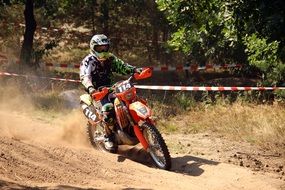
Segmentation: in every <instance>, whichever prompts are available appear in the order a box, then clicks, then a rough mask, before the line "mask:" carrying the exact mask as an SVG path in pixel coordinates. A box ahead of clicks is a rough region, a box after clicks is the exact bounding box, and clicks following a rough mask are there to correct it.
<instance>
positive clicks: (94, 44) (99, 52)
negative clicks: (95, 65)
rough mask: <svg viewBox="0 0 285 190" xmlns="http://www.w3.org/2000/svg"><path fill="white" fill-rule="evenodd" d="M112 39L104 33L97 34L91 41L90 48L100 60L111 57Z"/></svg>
mask: <svg viewBox="0 0 285 190" xmlns="http://www.w3.org/2000/svg"><path fill="white" fill-rule="evenodd" d="M109 47H110V40H109V39H108V37H107V36H106V35H104V34H96V35H94V36H93V37H92V39H91V41H90V50H91V53H92V54H93V55H95V56H96V57H97V59H99V60H100V61H104V60H106V59H107V58H108V57H109V54H110V53H109Z"/></svg>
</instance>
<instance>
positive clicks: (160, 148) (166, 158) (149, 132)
mask: <svg viewBox="0 0 285 190" xmlns="http://www.w3.org/2000/svg"><path fill="white" fill-rule="evenodd" d="M143 135H144V137H145V139H146V141H147V142H148V144H149V153H150V156H151V158H152V159H153V161H154V163H155V165H156V166H157V167H159V168H161V169H164V170H169V169H170V168H171V157H170V154H169V151H168V148H167V146H166V144H165V141H164V139H163V138H162V136H161V134H160V132H159V131H158V130H157V128H156V127H155V126H154V125H152V124H150V123H144V124H143Z"/></svg>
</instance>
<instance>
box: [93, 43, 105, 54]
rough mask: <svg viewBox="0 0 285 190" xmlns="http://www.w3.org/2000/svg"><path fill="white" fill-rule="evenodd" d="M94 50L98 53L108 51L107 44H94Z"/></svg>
mask: <svg viewBox="0 0 285 190" xmlns="http://www.w3.org/2000/svg"><path fill="white" fill-rule="evenodd" d="M94 50H95V51H97V52H98V53H101V52H108V51H109V45H99V46H95V47H94Z"/></svg>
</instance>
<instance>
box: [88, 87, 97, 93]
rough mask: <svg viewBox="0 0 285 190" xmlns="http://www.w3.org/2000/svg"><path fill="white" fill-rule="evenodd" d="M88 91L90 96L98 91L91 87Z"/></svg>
mask: <svg viewBox="0 0 285 190" xmlns="http://www.w3.org/2000/svg"><path fill="white" fill-rule="evenodd" d="M87 91H88V93H89V94H93V93H94V92H96V91H97V90H96V89H95V88H94V86H89V87H88V88H87Z"/></svg>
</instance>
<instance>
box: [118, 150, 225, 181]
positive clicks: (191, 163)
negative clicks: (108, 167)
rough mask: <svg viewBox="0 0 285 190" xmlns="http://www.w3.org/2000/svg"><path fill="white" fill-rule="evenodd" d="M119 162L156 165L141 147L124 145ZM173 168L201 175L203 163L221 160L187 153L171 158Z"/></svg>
mask: <svg viewBox="0 0 285 190" xmlns="http://www.w3.org/2000/svg"><path fill="white" fill-rule="evenodd" d="M118 154H119V156H118V162H123V161H124V160H125V159H130V160H132V161H135V162H138V163H141V164H144V165H146V166H149V167H155V166H154V163H153V161H152V159H151V157H150V156H149V154H148V153H147V152H146V151H145V150H144V149H143V148H141V147H137V146H135V147H133V146H123V147H120V148H119V151H118ZM171 161H172V168H171V170H170V171H172V172H175V173H181V174H186V175H191V176H200V175H201V174H202V173H203V172H204V170H203V169H202V168H201V166H202V165H218V164H219V162H216V161H212V160H207V159H204V158H199V157H195V156H190V155H185V156H183V157H174V158H172V159H171Z"/></svg>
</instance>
